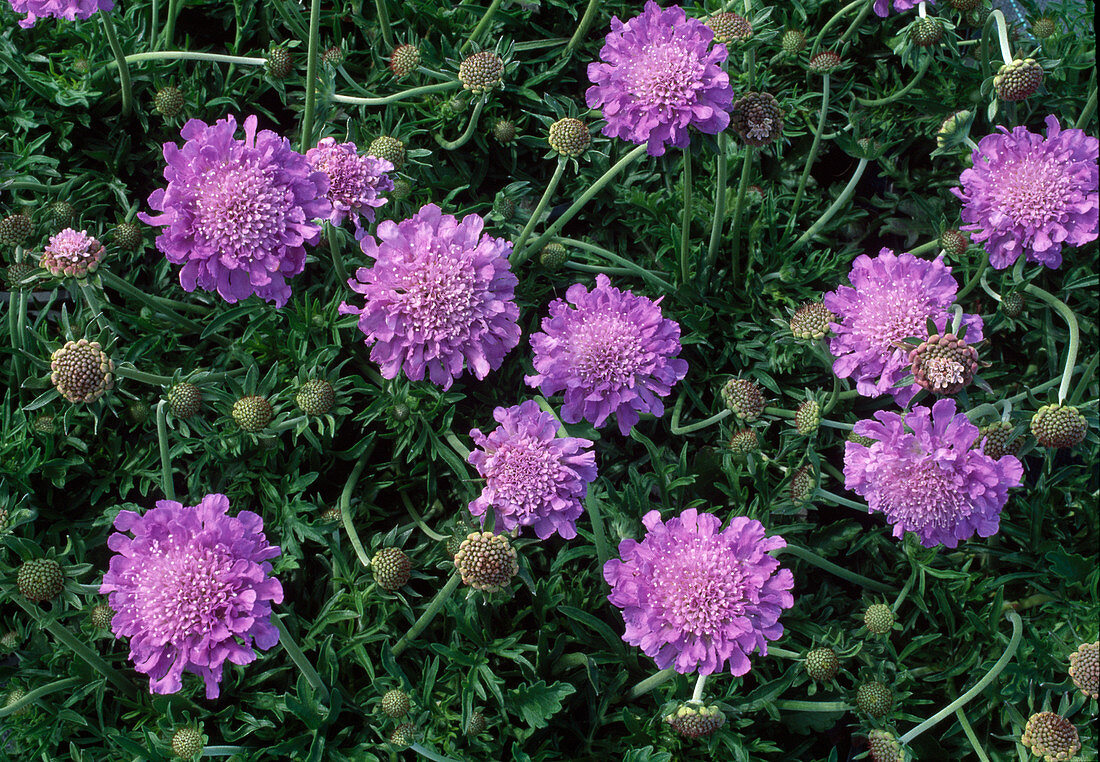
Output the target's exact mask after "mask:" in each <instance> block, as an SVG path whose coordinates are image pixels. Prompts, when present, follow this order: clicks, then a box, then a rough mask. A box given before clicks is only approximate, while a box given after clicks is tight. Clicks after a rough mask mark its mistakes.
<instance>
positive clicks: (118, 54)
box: [99, 13, 134, 116]
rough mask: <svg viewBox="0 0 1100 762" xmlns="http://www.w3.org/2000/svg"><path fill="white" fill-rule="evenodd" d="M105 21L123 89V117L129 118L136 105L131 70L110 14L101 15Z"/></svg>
mask: <svg viewBox="0 0 1100 762" xmlns="http://www.w3.org/2000/svg"><path fill="white" fill-rule="evenodd" d="M99 17H100V18H101V19H103V31H105V32H106V33H107V43H108V44H109V45H110V46H111V52H112V53H114V56H115V62H116V63H117V65H118V82H119V86H120V87H121V88H122V115H123V116H129V115H130V109H131V108H133V105H134V93H133V89H132V88H131V87H130V68H129V67H128V66H127V65H126V56H125V54H124V53H123V52H122V46H121V45H120V44H119V42H118V33H117V32H115V22H114V21H112V20H111V14H110V13H100V14H99Z"/></svg>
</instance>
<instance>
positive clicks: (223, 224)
mask: <svg viewBox="0 0 1100 762" xmlns="http://www.w3.org/2000/svg"><path fill="white" fill-rule="evenodd" d="M197 186H198V187H197V189H196V193H195V196H196V200H195V228H196V230H198V232H199V233H200V234H201V235H202V237H203V238H205V239H206V240H207V241H208V242H210V243H211V244H213V245H214V246H215V247H216V248H217V249H218V251H219V252H220V253H223V254H228V255H229V256H230V257H232V258H233V259H236V260H239V261H246V262H251V261H253V260H254V259H257V258H259V257H260V256H262V254H263V253H265V252H268V251H271V250H272V249H274V248H275V247H276V246H278V244H279V243H280V241H281V240H282V237H283V234H284V233H285V232H286V228H287V220H286V207H287V201H288V199H287V195H288V194H289V191H287V190H285V189H282V188H277V187H275V186H274V185H273V184H272V182H271V178H270V176H269V172H267V171H265V170H264V169H261V168H260V167H257V166H256V165H255V164H254V163H252V162H239V163H236V164H234V165H229V164H226V165H223V166H221V167H217V168H212V169H209V170H207V171H206V173H205V174H204V175H203V176H202V177H201V178H199V180H198V182H197Z"/></svg>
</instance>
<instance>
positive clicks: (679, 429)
mask: <svg viewBox="0 0 1100 762" xmlns="http://www.w3.org/2000/svg"><path fill="white" fill-rule="evenodd" d="M683 401H684V398H683V397H680V398H679V399H678V400H676V406H675V407H674V408H673V409H672V421H671V424H670V426H669V429H670V430H671V431H672V433H673V434H675V435H676V436H683V435H684V434H691V433H692V432H695V431H700V430H702V429H705V428H707V427H708V426H713V425H714V424H716V423H719V422H720V421H724V420H726V419H727V418H729V417H730V416H731V415H733V411H732V410H723V411H722V412H720V413H715V414H714V415H712V416H711V417H710V418H704V419H703V420H701V421H696V422H695V423H689V424H687V425H685V426H681V425H680V407H681V405H682V404H683Z"/></svg>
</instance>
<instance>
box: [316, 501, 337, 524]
mask: <svg viewBox="0 0 1100 762" xmlns="http://www.w3.org/2000/svg"><path fill="white" fill-rule="evenodd" d="M341 515H342V514H341V513H340V509H339V508H338V507H337V506H335V505H330V506H329V507H328V508H326V509H325V510H324V511H323V512H322V513H321V521H323V522H325V523H326V524H335V523H336V522H337V521H339V520H340V518H341Z"/></svg>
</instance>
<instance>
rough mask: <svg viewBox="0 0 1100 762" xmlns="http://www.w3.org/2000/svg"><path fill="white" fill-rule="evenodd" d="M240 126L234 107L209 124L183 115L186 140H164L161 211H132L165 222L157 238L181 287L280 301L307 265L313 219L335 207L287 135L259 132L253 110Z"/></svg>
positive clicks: (155, 201)
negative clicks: (238, 135) (239, 129)
mask: <svg viewBox="0 0 1100 762" xmlns="http://www.w3.org/2000/svg"><path fill="white" fill-rule="evenodd" d="M236 130H237V120H236V119H235V118H234V117H233V116H228V117H226V118H225V119H221V120H219V121H217V122H215V123H214V124H213V125H208V124H206V123H205V122H203V121H201V120H199V119H192V120H190V121H188V122H187V124H185V125H184V126H183V129H182V130H180V135H181V136H182V137H183V139H184V140H185V141H186V142H185V143H184V144H183V147H182V148H181V147H179V146H177V145H176V144H175V143H165V144H164V160H165V161H166V162H167V166H165V168H164V179H165V180H167V181H168V187H167V188H162V189H157V190H155V191H153V193H152V195H151V196H149V206H151V207H152V208H153V209H155V210H157V211H159V212H163V214H159V215H149V214H144V213H142V214H139V215H138V219H140V220H141V221H142V222H146V223H148V224H150V225H162V226H164V228H165V229H164V231H163V232H162V233H161V234H160V235H159V236H157V248H158V249H160V251H161V252H163V253H164V255H165V256H166V257H167V258H168V261H169V262H172V263H173V264H182V265H183V269H181V270H180V275H179V278H180V285H181V286H183V289H184V290H185V291H194V290H195V288H196V287H197V288H201V289H204V290H206V291H217V292H218V294H219V295H221V297H222V298H223V299H225V300H226V301H227V302H229V303H230V304H233V303H234V302H237V301H238V300H240V299H247V298H248V297H249V296H251V295H252V294H256V295H257V296H259V297H260V298H261V299H264V300H266V301H269V302H274V303H275V306H276V307H282V306H283V305H284V304H286V302H287V300H288V299H289V298H290V286H289V285H287V282H286V279H287V278H290V277H292V276H295V275H297V274H298V273H300V272H302V269H303V268H304V266H305V261H306V251H305V248H303V244H306V243H308V244H315V243H317V240H318V239H319V237H320V235H321V226H320V225H319V224H318V223H317V222H316V220H317V219H319V218H325V217H328V216H329V215H330V214H331V213H332V204H331V203H329V200H328V199H327V198H326V197H325V192H326V191H327V190H328V177H327V176H326V175H325V173H323V172H315V171H313V170H312V169H311V168H310V166H309V162H308V161H307V160H306V157H305V156H303V155H302V154H300V153H297V152H296V151H294V150H292V149H291V147H290V141H289V140H287V139H286V138H283V137H280V136H278V135H276V134H275V133H274V132H272V131H271V130H261V131H260V132H259V133H257V132H256V117H255V116H249V117H247V118H246V119H245V120H244V140H240V139H237V138H235V137H234V133H235V132H236Z"/></svg>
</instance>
